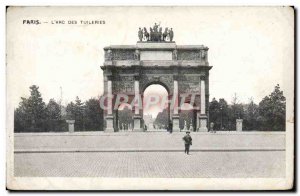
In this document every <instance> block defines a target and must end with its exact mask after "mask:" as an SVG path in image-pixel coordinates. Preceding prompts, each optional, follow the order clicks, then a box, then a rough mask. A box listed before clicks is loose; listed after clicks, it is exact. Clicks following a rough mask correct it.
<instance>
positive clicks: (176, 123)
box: [172, 115, 180, 132]
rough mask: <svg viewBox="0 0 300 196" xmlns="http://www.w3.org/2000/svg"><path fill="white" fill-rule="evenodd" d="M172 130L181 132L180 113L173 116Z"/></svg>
mask: <svg viewBox="0 0 300 196" xmlns="http://www.w3.org/2000/svg"><path fill="white" fill-rule="evenodd" d="M172 124H173V125H172V131H173V132H180V128H179V115H174V116H173V117H172Z"/></svg>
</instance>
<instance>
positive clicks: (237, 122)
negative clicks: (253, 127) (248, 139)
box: [236, 119, 243, 131]
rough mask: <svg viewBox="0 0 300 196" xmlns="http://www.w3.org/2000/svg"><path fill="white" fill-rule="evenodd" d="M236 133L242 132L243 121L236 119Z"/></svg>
mask: <svg viewBox="0 0 300 196" xmlns="http://www.w3.org/2000/svg"><path fill="white" fill-rule="evenodd" d="M236 131H243V119H236Z"/></svg>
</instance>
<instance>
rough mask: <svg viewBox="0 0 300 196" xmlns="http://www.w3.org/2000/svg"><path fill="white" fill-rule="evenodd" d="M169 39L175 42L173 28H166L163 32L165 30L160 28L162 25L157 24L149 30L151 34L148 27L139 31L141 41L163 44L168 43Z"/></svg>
mask: <svg viewBox="0 0 300 196" xmlns="http://www.w3.org/2000/svg"><path fill="white" fill-rule="evenodd" d="M167 37H168V38H169V40H170V42H172V41H173V37H174V32H173V29H172V28H171V29H170V30H169V28H168V27H166V28H165V30H164V32H163V28H162V27H160V24H157V23H155V24H154V26H153V27H150V28H149V32H148V31H147V29H146V27H144V28H143V29H141V27H140V28H139V30H138V38H139V41H140V42H141V41H151V42H161V41H164V42H165V41H167Z"/></svg>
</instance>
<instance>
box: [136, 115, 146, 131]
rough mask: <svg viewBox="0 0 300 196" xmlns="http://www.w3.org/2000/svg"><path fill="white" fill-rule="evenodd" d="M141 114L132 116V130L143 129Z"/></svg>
mask: <svg viewBox="0 0 300 196" xmlns="http://www.w3.org/2000/svg"><path fill="white" fill-rule="evenodd" d="M141 120H142V118H141V116H138V115H136V116H134V117H133V121H134V125H133V131H144V129H143V128H141Z"/></svg>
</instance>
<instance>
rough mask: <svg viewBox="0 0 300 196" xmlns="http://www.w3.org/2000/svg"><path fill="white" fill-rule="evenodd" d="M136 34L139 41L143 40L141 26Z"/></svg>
mask: <svg viewBox="0 0 300 196" xmlns="http://www.w3.org/2000/svg"><path fill="white" fill-rule="evenodd" d="M138 36H139V40H140V42H141V41H142V40H143V31H142V29H141V27H140V28H139V32H138Z"/></svg>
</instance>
